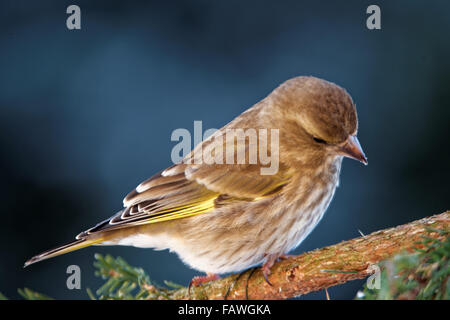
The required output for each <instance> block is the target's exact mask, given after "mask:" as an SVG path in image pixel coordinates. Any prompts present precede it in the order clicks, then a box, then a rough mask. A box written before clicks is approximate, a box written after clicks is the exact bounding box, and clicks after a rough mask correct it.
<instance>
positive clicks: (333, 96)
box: [269, 77, 367, 164]
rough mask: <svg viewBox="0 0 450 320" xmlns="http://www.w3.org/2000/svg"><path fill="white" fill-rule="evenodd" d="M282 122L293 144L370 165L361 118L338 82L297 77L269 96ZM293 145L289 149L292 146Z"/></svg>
mask: <svg viewBox="0 0 450 320" xmlns="http://www.w3.org/2000/svg"><path fill="white" fill-rule="evenodd" d="M269 97H270V99H271V102H272V105H275V106H276V107H275V108H276V109H277V110H276V112H277V113H278V115H279V116H278V117H277V118H278V119H279V120H281V119H283V120H282V123H283V124H281V121H280V122H278V124H279V125H280V126H282V127H284V128H285V129H284V130H283V131H284V132H289V133H288V134H287V136H286V137H285V138H286V139H287V140H289V141H288V143H289V144H291V147H292V144H297V145H301V146H302V148H301V149H302V150H305V148H306V149H308V150H309V151H310V152H311V153H313V154H321V155H331V156H345V157H349V158H353V159H356V160H358V161H360V162H362V163H364V164H367V158H366V156H365V155H364V152H363V150H362V148H361V145H360V144H359V141H358V138H357V137H356V134H357V130H358V118H357V114H356V108H355V104H354V103H353V100H352V98H351V97H350V95H349V94H348V93H347V92H346V91H345V90H344V89H343V88H341V87H339V86H337V85H335V84H334V83H331V82H328V81H325V80H321V79H318V78H315V77H297V78H293V79H290V80H288V81H286V82H284V83H283V84H282V85H280V86H279V87H278V88H277V89H275V90H274V92H273V93H272V94H271V95H270V96H269ZM291 147H289V149H290V148H291Z"/></svg>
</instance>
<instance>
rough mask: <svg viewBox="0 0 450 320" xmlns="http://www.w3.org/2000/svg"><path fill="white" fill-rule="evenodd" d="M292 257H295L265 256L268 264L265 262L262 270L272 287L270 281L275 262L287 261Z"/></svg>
mask: <svg viewBox="0 0 450 320" xmlns="http://www.w3.org/2000/svg"><path fill="white" fill-rule="evenodd" d="M292 257H293V255H291V254H282V255H279V254H266V255H265V258H266V262H264V264H263V266H262V267H261V270H262V273H263V276H264V279H265V280H266V282H267V283H268V284H269V285H270V286H272V284H271V283H270V281H269V275H270V269H271V268H272V267H273V265H274V264H275V262H276V261H278V260H286V259H289V258H292Z"/></svg>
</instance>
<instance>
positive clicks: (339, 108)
mask: <svg viewBox="0 0 450 320" xmlns="http://www.w3.org/2000/svg"><path fill="white" fill-rule="evenodd" d="M357 127H358V121H357V115H356V109H355V106H354V104H353V101H352V99H351V97H350V96H349V94H348V93H347V92H346V91H345V90H344V89H342V88H340V87H339V86H337V85H335V84H333V83H330V82H327V81H324V80H321V79H317V78H314V77H297V78H293V79H291V80H288V81H286V82H284V83H283V84H282V85H280V86H279V87H278V88H276V89H275V90H274V91H273V92H272V93H271V94H270V95H269V96H267V97H266V98H265V99H263V100H262V101H260V102H259V103H257V104H255V105H254V106H253V107H251V108H250V109H248V110H247V111H245V112H244V113H242V114H241V115H240V116H238V117H237V118H235V119H234V120H233V121H232V122H230V123H229V124H228V125H226V126H225V127H223V128H222V129H220V130H219V131H218V132H216V134H214V135H213V136H211V137H210V138H208V139H207V140H205V141H204V142H203V143H201V144H199V145H198V146H197V147H196V148H195V149H194V151H193V152H191V154H190V155H188V156H187V157H186V158H185V159H184V161H183V162H182V163H180V164H176V165H173V166H172V167H170V168H168V169H166V170H163V171H162V172H161V173H159V174H156V175H155V176H153V177H152V178H150V179H148V180H146V181H144V182H143V183H141V184H140V185H139V186H138V187H137V188H136V190H134V191H132V192H131V193H130V194H129V195H128V196H127V197H126V198H125V199H124V207H125V209H123V210H122V211H120V212H119V213H117V214H116V215H115V216H113V217H112V218H110V219H108V220H105V221H104V222H102V223H100V224H98V225H97V226H95V227H94V228H91V229H89V230H87V231H85V232H83V233H81V234H80V235H78V236H77V240H76V241H75V242H74V243H72V244H69V245H66V246H63V247H60V248H57V249H54V250H50V251H47V252H44V253H43V254H41V255H38V256H36V257H34V258H32V259H30V260H29V261H27V263H26V265H28V264H31V263H34V262H37V261H40V260H43V259H47V258H50V257H53V256H56V255H59V254H62V253H66V252H69V251H72V250H76V249H78V248H81V247H85V246H88V245H91V244H104V245H115V244H118V245H133V246H138V247H152V248H155V249H170V250H171V251H174V252H176V253H177V254H178V255H179V257H180V258H181V259H182V260H183V261H184V262H185V263H186V264H188V265H189V266H191V267H192V268H195V269H197V270H200V271H203V272H206V273H208V274H218V273H226V272H233V271H240V270H242V269H245V268H248V267H250V266H253V265H256V264H259V263H264V272H265V274H266V275H268V274H269V272H270V267H271V265H272V264H273V262H274V261H275V260H276V259H277V258H279V257H281V256H283V255H284V254H285V253H287V252H289V251H290V250H292V249H293V248H295V247H296V246H298V245H299V244H300V243H301V242H302V240H303V239H304V238H305V237H306V236H307V235H308V234H309V233H310V232H311V231H312V230H313V228H314V227H315V226H316V225H317V223H318V222H319V221H320V219H321V218H322V216H323V214H324V212H325V210H326V208H327V207H328V205H329V203H330V201H331V199H332V197H333V194H334V191H335V188H336V187H337V185H338V181H339V173H340V169H341V162H342V158H343V156H348V157H352V158H355V159H357V160H359V161H362V162H364V163H367V160H366V158H365V156H364V153H363V152H362V150H361V147H360V146H359V143H358V140H357V139H356V133H357ZM230 129H244V130H246V129H254V130H255V132H260V129H263V130H268V131H267V132H268V134H267V135H266V136H264V135H259V136H258V139H257V140H256V141H254V140H252V139H251V138H250V137H245V138H244V139H243V140H242V139H241V140H239V139H236V140H233V142H232V144H231V145H232V146H233V147H234V148H229V149H227V148H226V146H228V145H226V142H227V141H228V142H229V141H232V140H228V137H232V138H233V139H234V138H235V137H237V136H238V134H237V133H236V132H237V131H236V130H235V131H233V132H232V130H230ZM270 129H275V130H278V131H276V133H277V134H278V140H276V139H275V140H273V139H272V138H273V137H275V133H272V132H275V131H270ZM225 133H227V134H229V136H227V138H223V137H225ZM264 144H267V146H268V147H267V150H268V152H267V154H268V155H269V156H270V157H271V160H272V161H273V159H278V163H277V168H276V169H277V170H276V171H274V172H271V173H270V174H263V173H262V172H263V171H262V169H264V168H266V169H267V168H268V167H270V165H271V164H267V163H264V161H262V160H261V159H260V158H259V157H258V159H257V161H256V162H251V161H250V159H251V156H250V154H251V151H252V150H257V151H260V150H261V148H262V147H261V146H263V145H264ZM275 144H276V147H278V148H272V146H275ZM225 145H226V146H225ZM220 150H222V153H220V152H219V151H220ZM237 150H241V151H242V150H244V151H243V152H244V153H243V154H244V158H243V159H244V160H245V161H241V163H236V161H237V159H239V155H238V151H237ZM227 156H228V157H230V156H231V158H233V159H234V160H235V164H230V163H227V161H226V159H227ZM218 159H219V160H218ZM220 159H221V160H220ZM200 160H202V161H200ZM212 160H214V161H212ZM241 160H242V159H241ZM207 279H210V278H207Z"/></svg>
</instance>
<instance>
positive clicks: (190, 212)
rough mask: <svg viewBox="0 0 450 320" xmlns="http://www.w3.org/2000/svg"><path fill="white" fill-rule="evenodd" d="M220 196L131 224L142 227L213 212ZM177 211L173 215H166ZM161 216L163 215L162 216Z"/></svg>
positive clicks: (162, 212) (216, 195)
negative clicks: (215, 202)
mask: <svg viewBox="0 0 450 320" xmlns="http://www.w3.org/2000/svg"><path fill="white" fill-rule="evenodd" d="M217 197H218V194H214V195H213V197H210V198H209V199H207V200H204V201H200V202H195V203H191V204H188V205H184V206H181V207H177V208H174V209H170V210H164V211H161V212H158V215H157V216H155V217H149V218H148V219H144V220H141V221H137V222H136V223H133V222H131V224H135V225H142V224H149V223H157V222H162V221H169V220H175V219H181V218H187V217H191V216H194V215H197V214H200V213H205V212H208V211H211V210H212V209H214V206H215V205H214V201H215V200H216V199H217ZM173 210H176V211H175V212H172V213H166V214H164V213H165V212H170V211H173ZM159 214H162V215H161V216H160V215H159Z"/></svg>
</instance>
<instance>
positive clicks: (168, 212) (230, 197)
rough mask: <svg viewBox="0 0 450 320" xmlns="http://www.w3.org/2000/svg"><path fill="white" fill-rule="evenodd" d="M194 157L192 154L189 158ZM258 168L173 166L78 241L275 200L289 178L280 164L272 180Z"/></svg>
mask: <svg viewBox="0 0 450 320" xmlns="http://www.w3.org/2000/svg"><path fill="white" fill-rule="evenodd" d="M203 144H205V143H203ZM236 150H237V149H236ZM232 152H233V151H232ZM193 154H194V151H193V153H191V154H190V156H192V155H193ZM188 158H189V156H188ZM185 160H186V159H185ZM191 160H193V159H191ZM186 162H187V163H186ZM261 167H262V166H261V165H260V164H239V165H238V164H205V163H201V164H195V161H191V163H190V162H189V161H184V162H183V163H180V164H176V165H173V166H172V167H170V168H168V169H166V170H163V171H162V172H160V173H158V174H156V175H154V176H153V177H151V178H149V179H148V180H146V181H144V182H142V183H141V184H140V185H139V186H138V187H137V188H136V189H135V190H133V191H132V192H130V193H129V194H128V195H127V196H126V197H125V199H124V201H123V202H124V207H125V209H123V210H122V211H120V212H119V213H117V214H116V215H114V216H113V217H111V218H110V219H107V220H105V221H103V222H101V223H99V224H98V225H96V226H95V227H94V228H91V229H89V230H88V231H86V232H84V233H82V234H80V235H79V237H82V236H83V235H86V234H89V233H94V232H99V231H107V230H112V229H119V228H124V227H128V226H136V225H142V224H149V223H156V222H161V221H168V220H175V219H181V218H186V217H189V216H194V215H198V214H201V213H204V212H208V211H211V210H213V209H214V208H217V207H219V206H224V205H228V204H231V203H235V202H236V201H256V200H259V199H262V198H264V197H268V196H271V195H274V194H275V193H277V192H278V191H280V190H281V188H282V187H283V186H284V185H286V184H287V183H288V182H289V181H290V176H291V175H290V174H289V171H288V170H287V169H286V168H284V167H283V166H282V165H280V168H279V170H278V172H277V173H276V174H273V175H261V172H260V170H261Z"/></svg>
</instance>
